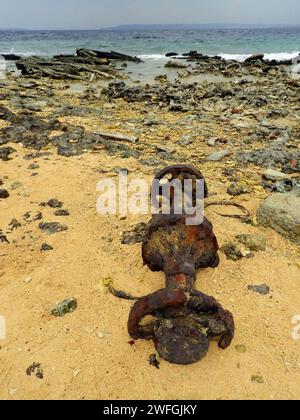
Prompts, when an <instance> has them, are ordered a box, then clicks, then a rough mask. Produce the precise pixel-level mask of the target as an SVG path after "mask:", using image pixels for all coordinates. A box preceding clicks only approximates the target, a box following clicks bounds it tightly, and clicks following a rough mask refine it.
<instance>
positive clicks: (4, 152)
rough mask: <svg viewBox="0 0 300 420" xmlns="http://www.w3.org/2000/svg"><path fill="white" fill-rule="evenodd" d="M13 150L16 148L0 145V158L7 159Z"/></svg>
mask: <svg viewBox="0 0 300 420" xmlns="http://www.w3.org/2000/svg"><path fill="white" fill-rule="evenodd" d="M15 152H16V150H15V149H13V148H12V147H0V159H1V160H4V161H8V160H10V155H11V154H12V153H15Z"/></svg>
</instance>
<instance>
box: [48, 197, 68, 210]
mask: <svg viewBox="0 0 300 420" xmlns="http://www.w3.org/2000/svg"><path fill="white" fill-rule="evenodd" d="M47 205H48V206H49V207H51V208H53V209H60V208H62V206H63V205H64V203H63V202H62V201H59V200H57V199H56V198H51V200H49V201H48V203H47Z"/></svg>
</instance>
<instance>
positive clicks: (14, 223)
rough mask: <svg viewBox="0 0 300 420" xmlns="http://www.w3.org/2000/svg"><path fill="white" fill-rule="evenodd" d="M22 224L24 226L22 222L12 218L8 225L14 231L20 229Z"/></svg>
mask: <svg viewBox="0 0 300 420" xmlns="http://www.w3.org/2000/svg"><path fill="white" fill-rule="evenodd" d="M21 226H22V225H21V223H20V222H18V220H17V219H12V220H11V222H10V224H9V225H8V227H9V229H10V231H13V230H15V229H18V228H19V227H21Z"/></svg>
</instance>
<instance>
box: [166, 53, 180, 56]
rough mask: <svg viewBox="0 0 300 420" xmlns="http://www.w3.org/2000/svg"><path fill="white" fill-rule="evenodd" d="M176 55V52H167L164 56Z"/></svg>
mask: <svg viewBox="0 0 300 420" xmlns="http://www.w3.org/2000/svg"><path fill="white" fill-rule="evenodd" d="M178 55H179V54H177V53H176V52H169V53H167V54H166V57H176V56H178Z"/></svg>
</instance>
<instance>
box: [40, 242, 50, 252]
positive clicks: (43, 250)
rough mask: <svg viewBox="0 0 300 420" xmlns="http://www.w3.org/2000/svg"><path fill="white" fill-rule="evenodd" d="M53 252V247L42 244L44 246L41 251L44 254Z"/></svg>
mask: <svg viewBox="0 0 300 420" xmlns="http://www.w3.org/2000/svg"><path fill="white" fill-rule="evenodd" d="M52 250H53V247H52V246H51V245H48V244H46V243H45V244H42V246H41V251H42V252H47V251H52Z"/></svg>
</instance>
